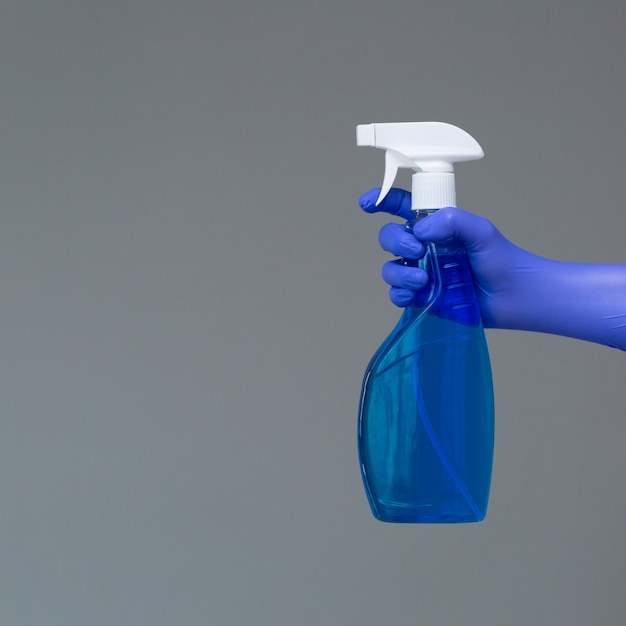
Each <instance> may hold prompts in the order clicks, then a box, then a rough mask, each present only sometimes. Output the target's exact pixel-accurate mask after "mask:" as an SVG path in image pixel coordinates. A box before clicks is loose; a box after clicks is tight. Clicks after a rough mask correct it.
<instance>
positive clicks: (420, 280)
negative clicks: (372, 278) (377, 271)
mask: <svg viewBox="0 0 626 626" xmlns="http://www.w3.org/2000/svg"><path fill="white" fill-rule="evenodd" d="M382 275H383V280H384V281H385V282H386V283H387V284H388V285H391V286H392V287H400V288H402V289H407V290H410V291H413V292H415V291H418V290H420V289H423V288H424V287H426V285H428V274H427V273H426V272H425V271H424V270H423V269H421V268H419V267H410V266H406V265H403V264H402V262H401V261H399V260H396V261H388V262H387V263H385V264H384V265H383V269H382Z"/></svg>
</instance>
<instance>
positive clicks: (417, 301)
mask: <svg viewBox="0 0 626 626" xmlns="http://www.w3.org/2000/svg"><path fill="white" fill-rule="evenodd" d="M429 295H430V291H429V290H428V289H421V290H420V291H410V290H409V289H402V288H401V287H391V288H390V289H389V299H390V300H391V302H392V303H393V304H395V305H396V306H398V307H403V308H404V307H408V306H424V305H425V304H426V302H427V301H428V296H429Z"/></svg>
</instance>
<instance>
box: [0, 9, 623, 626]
mask: <svg viewBox="0 0 626 626" xmlns="http://www.w3.org/2000/svg"><path fill="white" fill-rule="evenodd" d="M625 27H626V8H625V5H624V3H623V2H621V1H615V2H609V1H607V0H594V1H593V2H592V1H586V2H581V1H575V0H574V1H572V0H568V1H566V0H561V1H552V2H550V1H547V2H538V1H530V2H519V1H515V2H495V1H492V2H489V1H487V0H474V1H473V2H465V1H462V0H457V1H446V0H441V1H439V2H436V3H433V2H428V3H426V2H401V1H399V0H388V1H386V2H372V1H370V2H358V1H357V0H334V1H332V2H331V1H330V0H322V1H319V2H315V3H296V2H287V1H284V2H282V1H280V0H274V1H272V2H260V1H256V2H254V1H252V0H239V1H238V0H229V2H216V1H213V2H200V1H198V0H177V1H176V2H173V1H165V0H151V1H145V2H142V1H138V0H137V1H132V0H131V1H124V2H122V1H120V0H108V2H90V1H85V0H83V1H78V0H55V1H52V0H20V1H19V2H18V1H14V0H5V1H4V2H2V4H1V5H0V68H1V78H2V82H1V111H0V124H1V135H0V138H1V141H0V207H1V213H0V257H1V258H0V285H1V288H2V298H1V302H0V311H1V315H0V320H1V324H0V356H1V358H0V398H1V400H0V407H1V409H2V410H1V419H0V503H1V507H0V623H2V624H3V625H7V626H12V625H16V626H17V625H20V626H21V625H27V624H28V625H35V624H36V625H40V624H46V625H49V626H51V625H57V624H58V625H63V626H68V625H74V624H80V625H82V624H90V626H97V625H110V624H116V625H117V624H119V625H122V624H124V625H126V624H129V625H131V624H132V625H134V624H150V625H154V626H157V625H165V624H177V625H180V626H182V625H187V624H189V625H191V624H194V625H195V624H216V625H220V626H221V625H242V624H254V625H255V626H260V625H266V624H267V625H270V624H272V625H275V624H306V625H309V624H310V625H318V624H319V625H331V624H332V625H335V624H336V625H352V624H355V625H356V624H359V626H369V625H372V626H374V625H378V624H429V625H442V626H444V625H449V624H454V623H463V624H467V625H472V626H474V625H476V626H478V625H483V624H484V625H494V626H495V625H501V624H511V625H521V624H567V625H570V626H571V625H578V624H580V625H583V624H592V623H593V624H608V625H613V624H616V625H617V624H623V623H625V622H626V601H625V600H624V592H625V590H626V542H625V541H624V526H625V523H626V486H625V485H626V460H625V458H624V452H623V451H624V447H625V444H626V419H625V415H624V408H623V407H624V403H623V398H624V367H625V361H624V358H625V357H624V355H623V354H622V353H620V352H618V351H617V350H611V349H609V348H605V347H602V346H596V345H592V344H587V343H583V342H576V341H573V340H569V339H564V338H559V337H551V336H542V335H535V334H529V333H516V332H505V331H489V332H488V341H489V345H490V350H491V356H492V364H493V368H494V378H495V387H496V408H497V439H496V455H495V465H494V478H493V489H492V496H491V504H490V511H489V514H488V516H487V520H486V521H485V522H483V523H481V524H477V525H467V526H452V527H448V526H445V527H435V526H424V527H418V526H394V525H385V524H380V523H377V522H375V521H374V520H373V518H372V517H371V515H370V512H369V508H368V506H367V503H366V500H365V496H364V494H363V490H362V487H361V482H360V477H359V473H358V465H357V458H356V445H355V439H356V432H355V428H356V411H357V404H358V395H359V391H360V384H361V376H362V374H363V371H364V368H365V366H366V364H367V361H368V360H369V357H370V356H371V354H372V353H373V352H374V350H375V349H376V347H377V346H378V344H379V343H380V342H381V341H382V340H383V339H384V337H385V336H386V334H387V333H388V332H389V331H390V330H391V328H392V327H393V326H394V324H395V322H396V320H397V318H398V311H397V310H396V309H395V308H394V307H393V306H392V305H391V304H390V303H389V302H388V300H387V295H386V287H385V286H384V284H383V283H382V281H381V280H380V276H379V274H380V265H381V264H382V262H383V261H384V260H385V259H386V256H385V254H384V253H383V252H382V251H380V250H379V249H378V246H377V243H376V235H377V231H378V228H379V227H380V226H381V225H382V224H383V223H385V221H387V220H386V219H385V218H384V217H383V216H366V215H365V214H362V213H361V212H360V211H359V209H358V207H357V204H356V200H357V197H358V196H359V195H360V193H362V192H363V191H365V190H367V189H368V188H370V187H372V186H375V185H378V184H379V183H380V181H381V180H382V173H383V160H382V153H380V152H379V151H375V150H365V149H358V150H357V148H356V146H355V135H354V127H355V125H356V124H358V123H364V122H374V121H376V122H381V121H406V120H432V119H435V120H441V121H448V122H452V123H455V124H457V125H459V126H461V127H463V128H465V129H466V130H468V131H469V132H470V133H471V134H473V135H474V136H475V137H476V138H477V139H478V140H479V141H480V143H481V144H482V146H483V148H484V149H485V152H486V155H487V158H486V159H485V160H484V161H481V162H478V163H473V164H467V165H464V166H462V167H459V169H458V175H457V184H458V196H459V200H460V204H461V205H462V206H464V207H465V208H467V209H469V210H472V211H475V212H479V213H481V214H483V215H485V216H487V217H489V218H490V219H492V220H493V221H494V222H495V223H496V224H497V226H498V227H499V228H500V229H501V230H502V231H503V232H504V233H505V234H506V235H507V236H508V237H509V238H510V239H512V240H513V241H515V242H516V243H518V244H519V245H521V246H523V247H526V248H528V249H530V250H532V251H533V252H536V253H538V254H543V255H546V256H550V257H553V258H558V259H567V260H578V261H595V262H622V261H624V258H625V257H624V229H625V228H626V210H625V209H626V207H625V205H624V174H623V172H624V168H625V167H626V121H625V119H626V118H625V114H624V111H625V104H626V83H625V81H624V68H625V67H626V37H624V32H625ZM401 182H403V183H406V182H408V181H407V180H404V181H401Z"/></svg>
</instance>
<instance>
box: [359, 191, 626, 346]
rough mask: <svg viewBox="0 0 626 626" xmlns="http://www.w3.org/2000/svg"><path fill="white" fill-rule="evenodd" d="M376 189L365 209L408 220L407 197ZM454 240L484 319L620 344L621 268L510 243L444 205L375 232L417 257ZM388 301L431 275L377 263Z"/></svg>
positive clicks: (624, 301)
mask: <svg viewBox="0 0 626 626" xmlns="http://www.w3.org/2000/svg"><path fill="white" fill-rule="evenodd" d="M378 192H379V190H378V189H373V190H371V191H369V192H367V193H366V194H364V195H363V196H361V198H360V199H359V204H360V206H361V208H362V209H363V210H364V211H366V212H368V213H375V212H378V211H384V212H387V213H390V214H392V215H396V216H398V217H400V218H403V219H406V220H408V219H411V218H412V213H411V195H410V194H409V193H408V192H406V191H402V190H400V189H392V190H391V192H390V193H389V194H388V195H387V196H386V198H385V199H384V200H383V201H382V202H381V204H380V205H379V206H378V207H376V206H375V202H376V199H377V197H378ZM445 240H456V241H458V242H459V243H460V244H462V245H463V246H464V247H465V250H466V252H467V255H468V259H469V262H470V266H471V269H472V273H473V276H474V284H475V288H476V296H477V299H478V305H479V308H480V314H481V318H482V321H483V324H484V326H485V327H487V328H510V329H519V330H533V331H538V332H547V333H552V334H558V335H565V336H568V337H575V338H578V339H586V340H589V341H594V342H597V343H602V344H605V345H610V346H614V347H619V348H620V349H622V350H624V349H626V266H625V265H594V264H583V263H564V262H559V261H551V260H549V259H545V258H542V257H539V256H537V255H534V254H531V253H530V252H527V251H525V250H522V249H521V248H519V247H518V246H516V245H515V244H513V243H511V242H510V241H509V240H508V239H507V238H506V237H504V235H502V233H500V231H499V230H498V229H497V228H496V227H495V226H494V225H493V224H492V223H491V222H490V221H489V220H487V219H485V218H482V217H479V216H477V215H473V214H472V213H468V212H467V211H463V210H461V209H457V208H451V207H449V208H444V209H440V210H439V211H437V212H436V213H433V214H432V215H430V216H428V217H426V218H424V219H423V220H420V221H419V222H418V223H417V224H415V226H414V228H413V233H410V232H407V231H406V229H405V227H404V226H403V225H400V224H387V225H385V226H383V228H382V229H381V231H380V234H379V242H380V245H381V246H382V248H383V249H384V250H387V251H388V252H391V253H392V254H394V255H396V256H398V257H404V258H406V259H419V258H421V257H422V256H423V255H424V254H425V251H426V248H425V246H424V244H423V243H422V242H423V241H427V242H434V243H439V242H443V241H445ZM383 279H384V280H385V282H387V283H388V284H389V285H391V289H390V298H391V301H392V302H393V303H394V304H396V305H397V306H409V305H412V304H415V303H416V302H419V301H420V299H422V300H423V299H424V298H425V294H427V292H428V288H427V286H428V281H429V277H428V275H427V274H426V272H425V271H424V270H422V269H420V268H418V267H407V266H404V265H402V264H401V263H399V262H398V261H389V262H387V263H385V265H384V266H383Z"/></svg>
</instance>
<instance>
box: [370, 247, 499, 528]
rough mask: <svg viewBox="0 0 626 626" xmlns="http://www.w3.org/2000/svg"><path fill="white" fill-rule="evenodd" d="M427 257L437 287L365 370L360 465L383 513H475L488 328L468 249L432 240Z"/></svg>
mask: <svg viewBox="0 0 626 626" xmlns="http://www.w3.org/2000/svg"><path fill="white" fill-rule="evenodd" d="M420 264H421V265H422V266H423V267H425V268H426V269H427V271H428V272H429V274H430V275H431V277H433V281H432V282H433V285H432V290H431V296H430V298H429V300H428V302H427V303H426V304H425V305H423V306H421V307H420V306H414V307H408V308H407V309H405V312H404V314H403V315H402V318H401V319H400V321H399V322H398V325H397V326H396V328H395V329H394V330H393V332H392V333H391V335H390V336H389V337H388V338H387V340H386V341H385V342H384V343H383V345H382V346H381V347H380V349H379V350H378V352H377V353H376V354H375V355H374V357H373V358H372V360H371V362H370V364H369V367H368V369H367V372H366V374H365V378H364V380H363V391H362V395H361V406H360V410H359V431H358V446H359V458H360V463H361V473H362V477H363V482H364V485H365V490H366V493H367V496H368V499H369V503H370V506H371V508H372V512H373V514H374V516H375V517H376V518H378V519H380V520H382V521H388V522H423V523H441V522H476V521H480V520H482V519H483V518H484V517H485V514H486V512H487V503H488V499H489V487H490V483H491V466H492V460H493V441H494V409H493V386H492V379H491V367H490V363H489V353H488V351H487V344H486V341H485V334H484V330H483V327H482V323H481V321H480V312H479V310H478V305H477V302H476V295H475V292H474V285H473V280H472V276H471V270H470V268H469V264H468V261H467V257H466V255H465V251H464V250H463V249H462V248H455V247H452V246H449V247H439V248H438V249H437V250H435V248H434V246H433V247H432V248H431V251H430V252H429V253H428V254H427V256H426V258H425V259H424V260H422V261H421V262H420Z"/></svg>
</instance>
